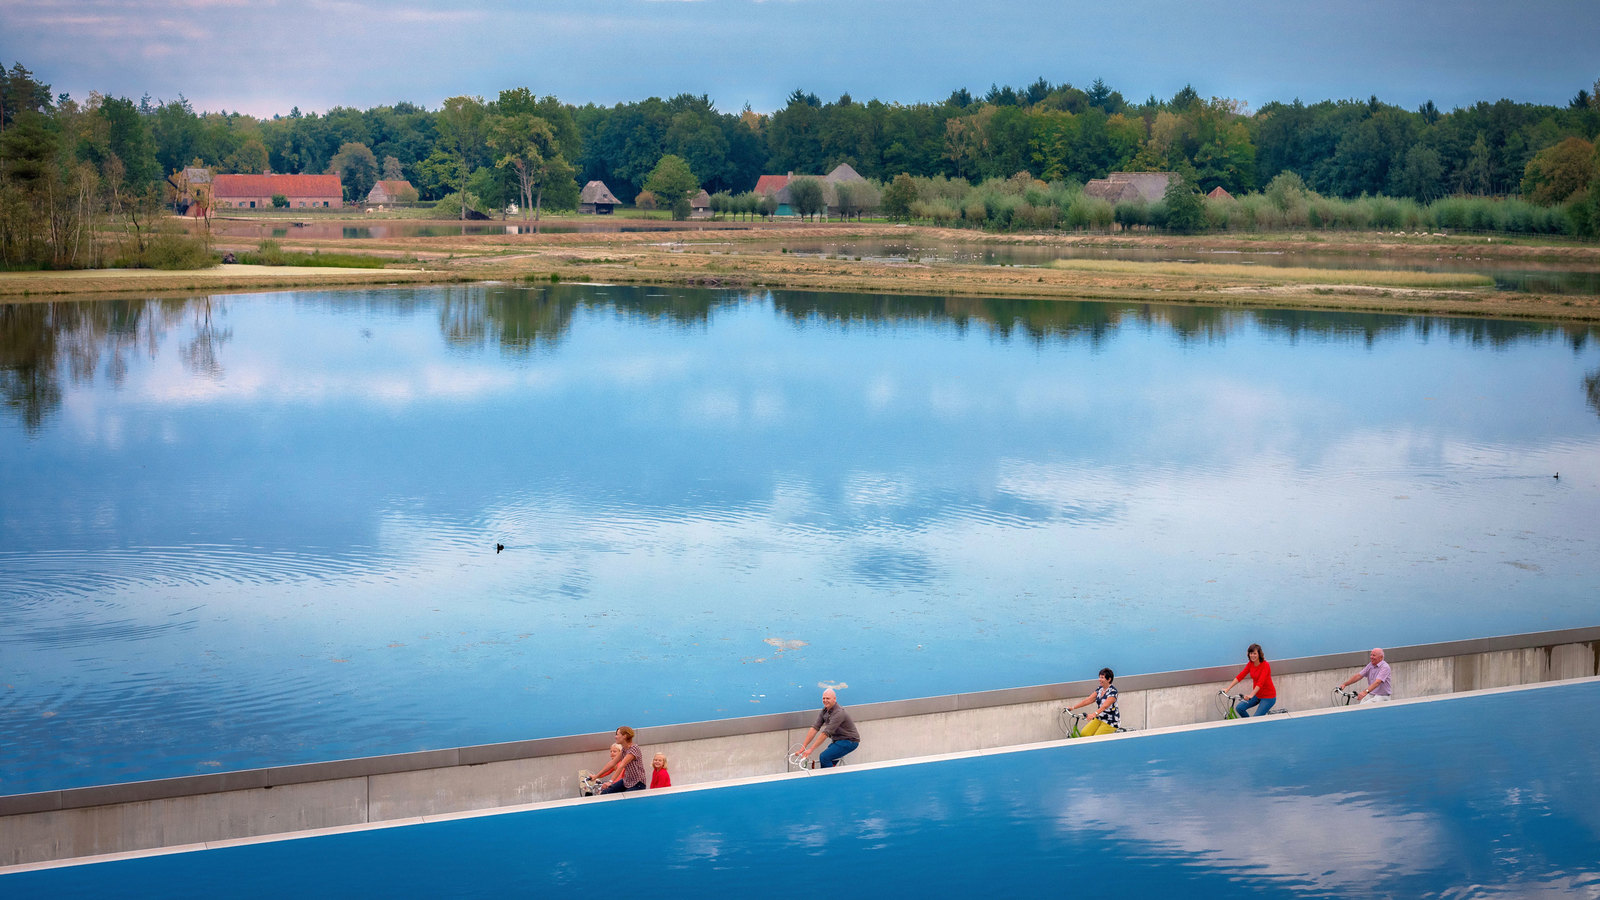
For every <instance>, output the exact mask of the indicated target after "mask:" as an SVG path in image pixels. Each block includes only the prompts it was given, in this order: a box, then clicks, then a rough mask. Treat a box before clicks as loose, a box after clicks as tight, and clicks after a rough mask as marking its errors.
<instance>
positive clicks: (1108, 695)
mask: <svg viewBox="0 0 1600 900" xmlns="http://www.w3.org/2000/svg"><path fill="white" fill-rule="evenodd" d="M1115 677H1116V675H1115V674H1114V673H1113V672H1112V671H1111V670H1110V669H1101V670H1100V686H1099V687H1097V688H1095V690H1094V693H1092V694H1090V695H1089V696H1087V697H1085V698H1083V699H1082V700H1079V701H1078V702H1077V703H1074V704H1072V705H1071V706H1069V707H1067V709H1068V710H1074V709H1077V708H1078V707H1080V706H1088V705H1089V704H1091V703H1096V704H1099V705H1098V706H1097V707H1096V708H1095V711H1094V714H1093V715H1091V716H1090V717H1089V722H1088V724H1086V725H1084V726H1083V736H1084V737H1093V736H1095V735H1097V734H1111V733H1112V732H1114V731H1116V730H1117V722H1118V721H1119V719H1120V718H1121V717H1120V716H1118V715H1117V688H1116V686H1115V685H1113V684H1112V683H1111V680H1112V679H1113V678H1115Z"/></svg>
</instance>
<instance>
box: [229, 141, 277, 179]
mask: <svg viewBox="0 0 1600 900" xmlns="http://www.w3.org/2000/svg"><path fill="white" fill-rule="evenodd" d="M267 157H268V154H267V145H266V144H264V143H262V142H261V139H260V138H256V137H252V138H249V139H247V140H246V141H245V142H244V143H242V144H240V145H239V148H238V149H237V150H235V151H233V152H232V153H230V154H228V156H227V158H226V159H224V160H223V161H222V168H223V169H225V170H227V171H229V172H236V173H238V174H241V175H260V174H262V173H264V172H266V171H267V168H268V158H267Z"/></svg>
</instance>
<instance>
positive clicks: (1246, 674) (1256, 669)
mask: <svg viewBox="0 0 1600 900" xmlns="http://www.w3.org/2000/svg"><path fill="white" fill-rule="evenodd" d="M1245 655H1246V656H1248V657H1249V659H1250V661H1249V662H1247V663H1245V666H1244V668H1243V669H1240V670H1239V674H1237V675H1235V676H1233V684H1230V685H1228V691H1232V690H1233V686H1234V685H1235V684H1238V683H1239V682H1241V681H1243V680H1245V679H1246V678H1248V679H1250V693H1248V694H1245V695H1244V699H1243V700H1240V701H1239V703H1238V705H1237V706H1235V707H1234V710H1235V711H1236V712H1238V713H1239V718H1241V719H1247V718H1249V717H1250V710H1251V709H1253V708H1254V707H1255V706H1256V705H1257V704H1259V705H1260V706H1261V709H1260V710H1259V711H1258V712H1257V713H1256V715H1258V716H1264V715H1266V714H1267V713H1268V712H1270V711H1271V710H1272V706H1273V704H1275V703H1277V702H1278V689H1277V688H1276V687H1274V686H1273V684H1272V664H1271V663H1269V662H1267V655H1266V654H1265V653H1262V652H1261V645H1260V644H1251V645H1250V649H1249V650H1246V651H1245ZM1224 693H1227V691H1224Z"/></svg>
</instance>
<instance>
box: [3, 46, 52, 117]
mask: <svg viewBox="0 0 1600 900" xmlns="http://www.w3.org/2000/svg"><path fill="white" fill-rule="evenodd" d="M49 109H50V85H48V84H44V83H43V82H41V81H39V80H37V79H35V78H34V77H33V73H32V72H30V71H28V70H27V69H26V68H24V67H23V65H22V63H14V64H13V65H12V66H11V71H9V72H7V71H6V69H5V66H3V65H0V134H5V131H6V129H7V128H9V127H11V123H12V122H15V121H16V120H17V116H19V115H21V114H22V113H27V112H38V113H42V112H47V111H49Z"/></svg>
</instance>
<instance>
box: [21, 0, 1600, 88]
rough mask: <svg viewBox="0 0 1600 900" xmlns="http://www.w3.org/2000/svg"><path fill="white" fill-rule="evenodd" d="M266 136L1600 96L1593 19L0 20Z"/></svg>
mask: <svg viewBox="0 0 1600 900" xmlns="http://www.w3.org/2000/svg"><path fill="white" fill-rule="evenodd" d="M17 62H20V63H22V64H23V65H24V66H25V67H27V68H28V69H30V70H32V71H33V72H34V74H35V76H36V77H37V78H39V79H40V80H42V81H44V82H46V83H48V84H50V85H51V86H52V89H53V90H54V91H55V92H56V93H58V94H59V93H62V92H66V93H70V94H71V95H72V96H73V97H75V98H79V99H81V98H84V97H86V96H87V95H88V93H89V92H90V91H98V92H100V93H102V94H110V95H115V96H126V97H131V98H135V99H137V98H139V97H141V96H143V95H146V94H148V95H149V96H150V97H151V98H152V99H153V100H156V101H167V100H174V99H177V98H178V97H179V96H180V95H182V96H183V97H186V98H187V99H188V100H189V101H190V102H191V103H192V104H193V106H194V108H195V109H196V111H218V110H230V111H239V112H245V113H249V114H251V115H256V116H271V115H275V114H287V113H288V112H289V110H290V109H291V108H294V107H298V108H299V109H300V110H301V111H302V112H312V111H316V112H323V111H326V110H328V109H329V108H332V107H335V106H352V107H356V108H359V109H367V108H371V107H374V106H381V105H386V104H391V103H395V102H398V101H402V100H404V101H409V102H411V103H416V104H419V105H422V106H426V107H428V108H430V109H437V108H438V107H439V105H440V103H441V102H442V101H443V100H444V99H445V98H447V97H451V96H455V95H459V94H468V95H476V96H480V97H484V98H486V99H493V98H494V97H495V96H496V95H497V94H498V93H499V92H500V91H501V90H503V89H507V88H515V87H527V88H530V89H532V90H533V92H534V93H536V94H539V95H546V94H553V95H555V96H556V97H559V98H560V99H561V100H563V101H566V102H569V103H575V104H579V105H581V104H584V103H591V102H592V103H597V104H601V105H608V106H609V105H611V104H615V103H621V102H630V101H637V100H643V99H645V98H646V97H651V96H660V97H670V96H673V95H676V94H680V93H691V94H697V95H698V94H705V95H708V96H709V97H710V98H711V100H712V101H713V102H714V103H715V104H716V106H717V108H718V109H720V110H723V111H725V112H738V111H739V110H740V109H742V108H744V106H745V105H747V104H748V105H749V106H750V107H751V108H753V109H755V110H756V111H758V112H770V111H772V110H775V109H779V108H781V107H782V106H783V105H784V103H785V100H786V98H787V96H788V95H789V94H790V93H791V92H793V91H794V90H795V89H796V88H800V89H803V90H805V91H808V92H811V93H815V94H816V95H818V96H819V97H821V98H822V99H823V100H829V101H831V100H835V99H837V98H838V97H839V96H840V95H842V94H846V93H848V94H849V95H851V96H852V97H853V98H855V99H856V100H858V101H864V100H869V99H873V98H876V99H880V100H883V101H886V102H901V103H918V102H937V101H940V100H943V99H944V98H945V97H947V96H949V94H950V92H951V91H952V90H955V89H957V88H962V87H965V88H967V89H969V90H971V91H972V92H973V93H975V94H982V93H983V92H985V91H986V90H988V88H989V87H990V86H991V85H994V84H998V85H1007V84H1010V85H1014V86H1018V87H1021V86H1023V85H1026V84H1030V83H1032V82H1033V81H1035V80H1036V79H1038V78H1039V77H1041V76H1042V77H1044V78H1046V79H1048V80H1049V81H1050V82H1052V83H1054V84H1060V83H1064V82H1065V83H1070V84H1073V85H1077V86H1080V87H1087V86H1088V85H1089V84H1091V83H1092V82H1093V81H1094V80H1095V79H1096V78H1102V79H1104V80H1105V82H1106V83H1107V84H1109V85H1110V86H1111V87H1112V88H1114V89H1116V90H1118V91H1120V92H1121V93H1122V94H1123V96H1124V97H1125V98H1126V99H1128V100H1129V101H1139V100H1143V99H1144V98H1146V97H1148V96H1150V95H1152V94H1153V95H1155V96H1157V97H1160V98H1167V97H1170V96H1172V95H1173V94H1174V93H1176V92H1177V91H1178V90H1180V89H1181V88H1182V87H1183V86H1184V85H1185V84H1192V85H1193V86H1194V88H1195V90H1196V91H1198V92H1199V93H1200V95H1201V96H1203V97H1229V98H1233V99H1237V100H1242V101H1244V102H1245V104H1246V105H1247V106H1248V107H1249V108H1250V109H1258V108H1260V107H1261V106H1262V105H1264V104H1266V103H1268V102H1270V101H1273V100H1283V101H1289V100H1293V99H1295V98H1300V99H1302V100H1305V101H1306V102H1315V101H1317V100H1325V99H1350V98H1356V99H1363V100H1364V99H1366V98H1367V97H1368V96H1371V95H1376V96H1377V97H1378V98H1379V99H1381V100H1383V101H1385V102H1388V103H1394V104H1397V105H1400V106H1403V107H1406V108H1415V107H1417V106H1419V105H1421V104H1422V103H1423V102H1424V101H1427V100H1432V101H1434V103H1435V104H1437V105H1438V106H1439V107H1441V108H1443V109H1447V110H1448V109H1453V108H1456V107H1460V106H1470V105H1471V104H1473V103H1476V102H1478V101H1479V100H1489V101H1493V100H1498V99H1501V98H1509V99H1512V100H1516V101H1519V102H1532V103H1548V104H1560V105H1564V104H1565V103H1566V102H1567V101H1568V100H1570V99H1571V98H1572V97H1573V95H1574V94H1576V93H1577V91H1578V90H1579V89H1580V88H1583V89H1590V88H1592V86H1593V85H1594V84H1595V81H1596V79H1597V78H1600V6H1597V5H1596V3H1595V2H1594V0H1450V2H1445V0H1337V2H1332V0H1182V2H1178V0H1119V2H1111V0H985V2H971V0H960V2H957V0H849V2H845V0H518V2H509V0H0V63H3V64H4V65H5V66H6V67H7V68H9V67H10V66H11V65H12V64H14V63H17Z"/></svg>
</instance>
